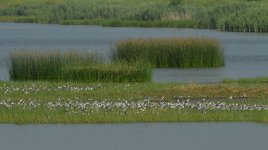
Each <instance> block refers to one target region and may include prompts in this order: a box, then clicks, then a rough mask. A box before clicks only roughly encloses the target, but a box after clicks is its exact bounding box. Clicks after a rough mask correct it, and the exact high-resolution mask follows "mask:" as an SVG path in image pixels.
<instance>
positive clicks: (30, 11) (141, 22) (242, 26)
mask: <svg viewBox="0 0 268 150" xmlns="http://www.w3.org/2000/svg"><path fill="white" fill-rule="evenodd" d="M267 5H268V1H267V0H227V1H226V0H220V1H218V0H217V1H216V0H194V1H193V0H154V1H152V0H138V1H137V0H128V1H126V0H110V1H106V0H91V1H88V0H56V1H52V0H45V1H41V0H22V1H17V0H9V1H7V0H1V1H0V8H1V10H0V18H1V19H0V20H2V21H16V22H36V23H57V24H100V25H103V26H140V27H155V26H159V27H191V28H210V29H218V30H221V31H233V32H267V31H268V22H267V20H268V19H267V16H268V15H267V14H268V10H267V9H266V8H267ZM22 16H23V17H22ZM16 17H18V18H17V19H16Z"/></svg>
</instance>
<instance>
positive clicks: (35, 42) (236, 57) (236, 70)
mask: <svg viewBox="0 0 268 150" xmlns="http://www.w3.org/2000/svg"><path fill="white" fill-rule="evenodd" d="M170 36H171V37H189V36H191V37H192V36H201V37H203V36H205V37H214V38H217V39H219V40H220V42H221V43H222V44H223V46H224V48H225V59H226V65H225V66H224V67H221V68H207V69H155V70H154V72H153V81H154V82H189V81H193V82H216V81H220V80H222V79H224V78H234V79H237V78H242V77H244V78H251V77H258V76H268V69H267V66H268V34H267V33H231V32H218V31H215V30H203V29H175V28H122V27H118V28H111V27H100V26H61V25H41V24H15V23H0V52H1V55H0V80H8V71H7V66H6V64H7V62H8V54H9V53H10V52H11V51H12V50H17V49H42V50H55V49H57V50H70V49H72V50H73V49H75V50H94V51H97V52H99V53H101V54H102V55H104V56H106V58H108V57H109V55H110V50H111V48H112V47H113V46H114V43H115V42H116V41H117V40H120V39H125V38H139V37H170Z"/></svg>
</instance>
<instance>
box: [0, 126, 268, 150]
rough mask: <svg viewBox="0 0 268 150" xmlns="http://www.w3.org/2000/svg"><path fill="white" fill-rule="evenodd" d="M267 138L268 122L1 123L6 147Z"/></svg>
mask: <svg viewBox="0 0 268 150" xmlns="http://www.w3.org/2000/svg"><path fill="white" fill-rule="evenodd" d="M267 138H268V125H261V124H254V123H156V124H102V125H0V146H1V149H4V150H14V149H19V150H29V149H38V150H47V149H56V150H73V149H94V150H103V149H109V150H125V149H127V150H137V149H146V150H163V149H168V150H173V149H174V150H177V149H183V150H200V149H201V150H215V149H216V150H226V149H228V150H252V149H267V147H268V142H267Z"/></svg>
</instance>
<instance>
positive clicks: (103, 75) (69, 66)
mask: <svg viewBox="0 0 268 150" xmlns="http://www.w3.org/2000/svg"><path fill="white" fill-rule="evenodd" d="M10 60H11V63H10V78H11V79H12V80H15V81H24V80H48V81H81V82H143V81H150V80H151V73H152V72H151V68H150V67H149V65H146V64H144V63H133V64H129V63H124V62H114V63H112V64H104V63H102V61H101V57H99V56H98V55H97V54H94V53H89V52H75V51H68V52H59V51H49V52H41V51H17V52H14V53H12V54H11V56H10Z"/></svg>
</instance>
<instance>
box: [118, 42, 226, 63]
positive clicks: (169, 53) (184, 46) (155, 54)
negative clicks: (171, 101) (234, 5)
mask: <svg viewBox="0 0 268 150" xmlns="http://www.w3.org/2000/svg"><path fill="white" fill-rule="evenodd" d="M223 57H224V56H223V51H222V48H221V46H220V43H219V42H218V41H217V40H215V39H211V38H166V39H127V40H121V41H119V42H118V43H117V44H116V48H115V50H114V54H113V60H124V61H129V62H133V61H134V62H135V61H138V60H145V61H148V62H149V63H151V65H152V66H153V67H183V68H193V67H219V66H223V65H224V58H223Z"/></svg>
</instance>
